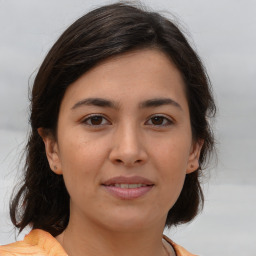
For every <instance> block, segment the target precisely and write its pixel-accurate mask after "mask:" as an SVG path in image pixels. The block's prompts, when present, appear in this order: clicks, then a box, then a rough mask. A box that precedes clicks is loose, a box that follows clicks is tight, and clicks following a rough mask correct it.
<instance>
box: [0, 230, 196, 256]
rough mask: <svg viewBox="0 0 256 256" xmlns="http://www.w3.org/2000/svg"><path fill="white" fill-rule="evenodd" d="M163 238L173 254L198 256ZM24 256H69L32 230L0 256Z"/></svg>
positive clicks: (50, 238) (50, 239)
mask: <svg viewBox="0 0 256 256" xmlns="http://www.w3.org/2000/svg"><path fill="white" fill-rule="evenodd" d="M163 238H164V239H163V245H164V247H165V249H166V250H167V251H168V252H170V253H171V252H172V247H173V249H174V250H175V252H176V255H177V256H196V255H194V254H191V253H189V252H188V251H186V250H185V249H184V248H183V247H181V246H179V245H177V244H175V243H174V242H173V241H172V240H170V239H169V238H168V237H166V236H163ZM171 245H172V247H171ZM22 255H34V256H36V255H38V256H68V255H67V253H66V252H65V250H64V249H63V248H62V246H61V245H60V243H59V242H58V241H57V240H56V239H55V238H54V237H53V236H52V235H51V234H50V233H48V232H46V231H43V230H41V229H34V230H32V231H31V232H30V233H29V234H28V235H26V236H25V238H24V240H23V241H18V242H15V243H12V244H7V245H2V246H0V256H22Z"/></svg>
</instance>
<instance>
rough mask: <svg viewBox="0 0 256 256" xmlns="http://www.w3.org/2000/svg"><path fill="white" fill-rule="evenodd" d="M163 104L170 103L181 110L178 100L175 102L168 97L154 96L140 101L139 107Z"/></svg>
mask: <svg viewBox="0 0 256 256" xmlns="http://www.w3.org/2000/svg"><path fill="white" fill-rule="evenodd" d="M163 105H172V106H174V107H177V108H179V109H180V110H182V107H181V105H180V104H179V103H178V102H176V101H174V100H173V99H170V98H156V99H150V100H146V101H143V102H141V103H140V105H139V107H140V108H150V107H160V106H163Z"/></svg>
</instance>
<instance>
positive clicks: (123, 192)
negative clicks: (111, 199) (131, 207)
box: [104, 185, 153, 200]
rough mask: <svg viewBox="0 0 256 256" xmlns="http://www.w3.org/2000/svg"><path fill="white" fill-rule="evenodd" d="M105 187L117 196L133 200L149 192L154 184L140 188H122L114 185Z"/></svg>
mask: <svg viewBox="0 0 256 256" xmlns="http://www.w3.org/2000/svg"><path fill="white" fill-rule="evenodd" d="M104 188H105V189H106V190H107V191H108V192H109V193H110V194H112V195H114V196H115V197H118V198H120V199H125V200H131V199H136V198H139V197H141V196H143V195H145V194H146V193H148V192H149V191H150V190H151V189H152V188H153V185H152V186H145V187H139V188H120V187H114V186H104Z"/></svg>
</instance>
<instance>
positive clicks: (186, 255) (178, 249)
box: [163, 235, 197, 256]
mask: <svg viewBox="0 0 256 256" xmlns="http://www.w3.org/2000/svg"><path fill="white" fill-rule="evenodd" d="M163 239H164V240H163V243H164V246H165V248H166V249H167V251H168V246H169V247H170V246H172V247H173V249H174V251H175V253H176V255H177V256H197V255H195V254H192V253H190V252H188V251H187V250H186V249H185V248H183V247H182V246H180V245H178V244H176V243H174V242H173V241H172V240H171V239H170V238H168V237H167V236H165V235H163ZM169 250H170V249H169Z"/></svg>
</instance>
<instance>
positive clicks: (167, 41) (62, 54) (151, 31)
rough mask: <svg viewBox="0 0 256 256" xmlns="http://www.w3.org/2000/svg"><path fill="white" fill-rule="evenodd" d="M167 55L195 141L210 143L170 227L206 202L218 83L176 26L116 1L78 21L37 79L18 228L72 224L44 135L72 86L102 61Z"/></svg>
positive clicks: (56, 230) (16, 204) (14, 210)
mask: <svg viewBox="0 0 256 256" xmlns="http://www.w3.org/2000/svg"><path fill="white" fill-rule="evenodd" d="M145 48H154V49H159V50H160V51H162V52H163V53H165V54H166V56H168V57H169V58H170V59H171V60H172V61H173V63H174V64H175V65H176V67H177V68H178V69H179V71H180V72H181V74H182V76H183V79H184V82H185V85H186V93H187V100H188V104H189V109H190V117H191V127H192V134H193V138H194V140H200V139H202V140H204V145H203V148H202V151H201V155H200V159H199V162H200V168H199V169H198V170H197V171H195V172H193V173H191V174H187V175H186V179H185V183H184V186H183V189H182V192H181V194H180V196H179V198H178V200H177V202H176V203H175V205H174V206H173V207H172V209H170V211H169V213H168V217H167V220H166V226H168V227H170V226H172V225H177V224H180V223H186V222H188V221H190V220H192V219H193V218H194V217H195V216H196V215H197V213H198V210H199V208H200V205H202V203H203V193H202V189H201V186H200V181H199V178H200V175H201V173H202V169H203V168H202V167H203V165H204V164H205V163H206V160H207V158H208V156H209V154H210V153H211V152H212V150H213V148H214V140H213V135H212V132H211V130H210V127H209V123H208V117H212V116H214V114H215V104H214V101H213V97H212V94H211V89H210V83H209V79H208V77H207V74H206V72H205V70H204V68H203V65H202V63H201V61H200V59H199V57H198V56H197V54H196V53H195V51H194V50H193V49H192V48H191V46H190V45H189V43H188V42H187V40H186V38H185V37H184V35H183V34H182V33H181V31H180V30H179V29H178V28H177V26H176V25H174V23H173V22H171V21H170V20H168V19H166V18H165V17H163V16H161V15H160V14H158V13H156V12H150V11H146V10H144V9H143V8H141V7H140V8H139V7H135V6H132V5H130V4H125V3H116V4H111V5H107V6H103V7H100V8H97V9H95V10H93V11H91V12H89V13H88V14H86V15H84V16H82V17H81V18H79V19H78V20H77V21H76V22H74V23H73V24H72V25H71V26H70V27H69V28H68V29H67V30H66V31H65V32H64V33H63V34H62V35H61V36H60V38H59V39H58V40H57V42H56V43H55V44H54V45H53V47H52V48H51V50H50V51H49V53H48V55H47V56H46V58H45V60H44V61H43V63H42V65H41V67H40V69H39V71H38V73H37V76H36V78H35V81H34V85H33V90H32V97H31V116H30V122H31V131H30V136H29V140H28V143H27V146H26V163H25V169H24V171H25V174H24V180H23V181H22V186H21V187H20V189H19V190H18V192H17V193H16V194H14V196H13V198H12V201H11V203H10V215H11V219H12V222H13V223H14V225H15V226H16V227H17V228H19V230H20V231H21V230H23V229H24V228H25V227H26V226H27V225H31V226H32V228H40V229H43V230H46V231H48V232H50V233H51V234H52V235H53V236H56V235H58V234H60V233H61V232H62V231H63V230H64V229H65V228H66V226H67V224H68V222H69V194H68V192H67V190H66V187H65V184H64V181H63V177H62V176H59V175H56V174H54V173H53V172H52V171H51V169H50V167H49V164H48V161H47V157H46V153H45V147H44V143H43V141H42V139H41V137H40V136H39V134H38V132H37V129H38V128H39V127H43V128H45V130H48V131H50V132H51V133H52V134H53V135H55V134H56V127H57V120H58V114H59V108H60V103H61V100H62V98H63V95H64V93H65V91H66V89H67V87H68V86H69V85H70V84H71V83H73V82H74V81H76V80H77V79H78V78H79V77H80V76H81V75H82V74H84V73H85V72H87V71H88V70H90V69H91V68H92V67H94V66H95V65H97V64H98V63H99V62H101V61H102V60H105V59H106V58H110V57H112V56H115V55H118V54H122V53H126V52H129V51H132V50H139V49H145Z"/></svg>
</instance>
